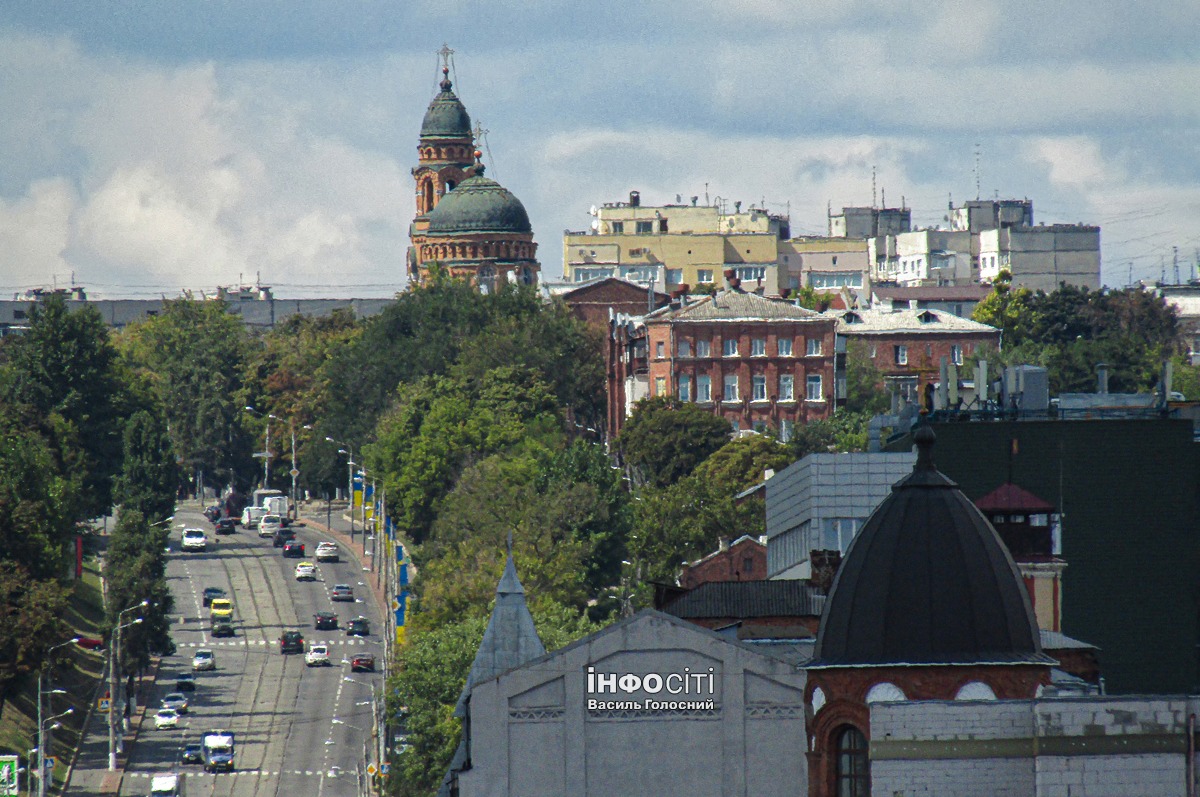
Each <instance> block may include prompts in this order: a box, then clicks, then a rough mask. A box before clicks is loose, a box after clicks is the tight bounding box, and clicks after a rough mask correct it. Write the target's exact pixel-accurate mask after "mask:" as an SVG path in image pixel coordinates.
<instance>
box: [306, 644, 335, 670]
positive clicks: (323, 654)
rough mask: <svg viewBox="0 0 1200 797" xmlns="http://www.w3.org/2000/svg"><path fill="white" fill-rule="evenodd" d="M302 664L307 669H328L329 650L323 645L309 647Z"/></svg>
mask: <svg viewBox="0 0 1200 797" xmlns="http://www.w3.org/2000/svg"><path fill="white" fill-rule="evenodd" d="M304 663H305V664H306V665H307V666H309V667H328V666H329V648H327V647H326V646H325V645H309V646H308V652H307V653H305V654H304Z"/></svg>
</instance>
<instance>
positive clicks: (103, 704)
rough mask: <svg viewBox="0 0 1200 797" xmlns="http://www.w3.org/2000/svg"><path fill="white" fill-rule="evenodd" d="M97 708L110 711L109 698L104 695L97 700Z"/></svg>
mask: <svg viewBox="0 0 1200 797" xmlns="http://www.w3.org/2000/svg"><path fill="white" fill-rule="evenodd" d="M96 709H97V710H99V711H108V698H107V697H102V698H100V699H99V700H98V701H96Z"/></svg>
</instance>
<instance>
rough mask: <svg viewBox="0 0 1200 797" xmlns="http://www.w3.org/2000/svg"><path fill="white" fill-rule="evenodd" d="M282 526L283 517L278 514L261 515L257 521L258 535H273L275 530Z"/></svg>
mask: <svg viewBox="0 0 1200 797" xmlns="http://www.w3.org/2000/svg"><path fill="white" fill-rule="evenodd" d="M281 528H283V518H281V517H279V515H263V517H262V520H260V521H258V536H260V537H274V536H275V532H277V531H279V530H280V529H281Z"/></svg>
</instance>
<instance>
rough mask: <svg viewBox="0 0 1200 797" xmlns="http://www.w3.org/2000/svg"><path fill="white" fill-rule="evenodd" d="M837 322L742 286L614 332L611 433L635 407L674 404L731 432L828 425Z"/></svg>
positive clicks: (787, 432) (620, 324)
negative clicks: (702, 413) (703, 413)
mask: <svg viewBox="0 0 1200 797" xmlns="http://www.w3.org/2000/svg"><path fill="white" fill-rule="evenodd" d="M835 325H836V320H835V318H834V317H832V316H827V315H822V314H821V313H817V312H815V311H813V310H808V309H805V308H803V307H798V306H797V305H795V304H793V303H791V302H788V301H784V300H782V299H770V298H766V297H763V296H759V295H758V294H755V293H746V292H744V291H741V290H738V289H737V288H736V287H735V288H731V289H729V290H724V291H721V292H719V293H717V294H715V295H713V296H705V297H702V298H688V297H686V296H683V297H680V298H678V299H677V300H676V301H674V302H673V303H672V304H671V305H670V306H668V307H664V308H661V309H659V310H656V311H655V312H653V313H650V314H648V315H646V316H642V317H631V316H623V315H618V316H617V317H615V318H614V319H613V321H612V323H611V325H610V328H609V332H610V334H609V341H608V351H607V359H608V363H607V364H608V430H609V435H610V436H615V435H616V434H617V433H618V432H619V431H620V429H621V425H622V424H623V422H624V420H625V417H626V415H627V413H628V412H629V411H630V410H631V409H632V407H633V405H634V404H635V403H636V402H637V401H639V400H641V399H643V398H647V397H654V396H673V397H675V398H677V399H679V400H680V401H690V402H694V403H696V404H697V405H699V406H701V407H704V408H706V409H710V410H711V411H712V412H713V414H715V415H720V416H722V417H723V418H725V419H726V420H728V421H729V422H730V423H731V424H733V427H734V429H735V430H740V429H756V430H760V431H762V430H766V429H772V430H775V431H776V432H777V433H778V434H779V435H780V437H781V438H783V439H785V440H786V439H788V438H789V437H790V436H791V432H792V430H793V429H794V428H795V425H796V424H798V423H807V422H809V421H811V420H818V419H822V418H828V417H829V416H830V414H831V413H832V412H833V404H834V395H833V394H834V343H835V333H834V330H835Z"/></svg>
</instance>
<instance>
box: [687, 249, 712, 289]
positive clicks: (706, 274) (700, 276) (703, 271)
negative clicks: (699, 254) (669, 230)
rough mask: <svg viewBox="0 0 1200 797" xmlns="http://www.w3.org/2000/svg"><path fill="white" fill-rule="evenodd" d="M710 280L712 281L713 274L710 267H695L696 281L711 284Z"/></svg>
mask: <svg viewBox="0 0 1200 797" xmlns="http://www.w3.org/2000/svg"><path fill="white" fill-rule="evenodd" d="M689 254H690V253H689ZM712 281H713V276H712V269H711V268H698V269H696V282H699V283H700V284H702V285H707V284H711V283H712Z"/></svg>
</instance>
